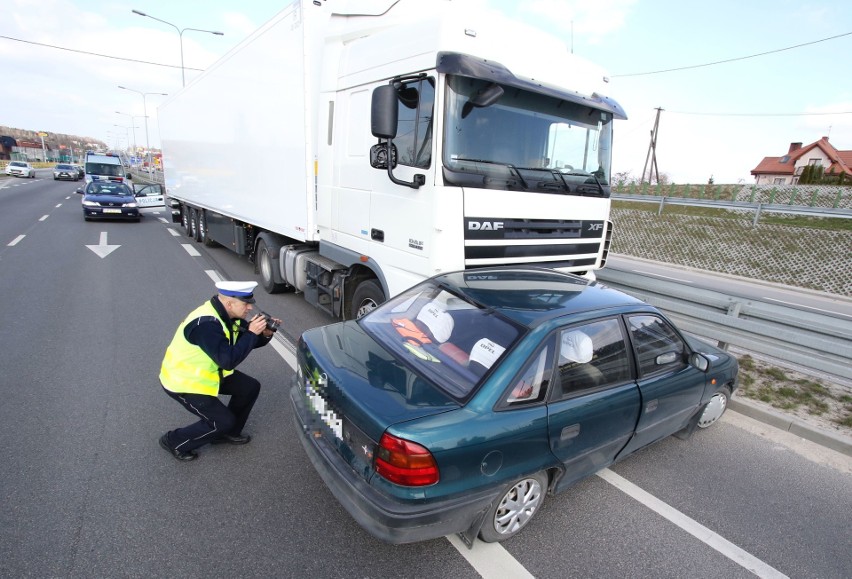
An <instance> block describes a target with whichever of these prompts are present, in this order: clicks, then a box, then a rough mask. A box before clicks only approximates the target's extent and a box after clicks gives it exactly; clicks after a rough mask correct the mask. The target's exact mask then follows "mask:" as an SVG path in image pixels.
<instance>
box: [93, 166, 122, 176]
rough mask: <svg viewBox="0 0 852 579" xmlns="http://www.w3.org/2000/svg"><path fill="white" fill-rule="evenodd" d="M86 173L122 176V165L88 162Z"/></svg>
mask: <svg viewBox="0 0 852 579" xmlns="http://www.w3.org/2000/svg"><path fill="white" fill-rule="evenodd" d="M86 173H88V174H90V175H106V176H109V177H122V174H121V165H109V164H107V163H86Z"/></svg>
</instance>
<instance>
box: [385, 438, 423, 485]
mask: <svg viewBox="0 0 852 579" xmlns="http://www.w3.org/2000/svg"><path fill="white" fill-rule="evenodd" d="M376 472H377V473H379V474H380V475H381V476H383V477H384V478H386V479H387V480H389V481H390V482H392V483H396V484H398V485H402V486H408V487H421V486H426V485H431V484H435V483H436V482H438V479H439V476H438V465H437V464H436V463H435V459H434V458H433V457H432V453H431V452H429V451H428V450H427V449H426V448H424V447H422V446H420V445H419V444H416V443H414V442H411V441H409V440H403V439H402V438H397V437H396V436H392V435H390V434H388V433H384V434H383V435H382V439H381V440H380V441H379V448H378V450H377V452H376Z"/></svg>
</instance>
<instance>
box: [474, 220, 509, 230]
mask: <svg viewBox="0 0 852 579" xmlns="http://www.w3.org/2000/svg"><path fill="white" fill-rule="evenodd" d="M467 228H468V229H469V230H470V231H497V230H498V229H503V222H502V221H469V222H468V223H467Z"/></svg>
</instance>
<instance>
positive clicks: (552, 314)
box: [434, 267, 646, 327]
mask: <svg viewBox="0 0 852 579" xmlns="http://www.w3.org/2000/svg"><path fill="white" fill-rule="evenodd" d="M434 281H435V282H436V283H438V284H442V285H444V286H445V287H446V288H447V289H449V290H450V291H452V292H455V293H458V294H460V295H462V296H464V297H466V298H467V299H469V300H470V301H473V302H475V303H478V304H480V305H481V306H483V307H487V308H492V309H494V310H497V311H499V312H500V313H501V314H503V315H505V316H506V317H508V318H510V319H513V320H514V321H516V322H519V323H521V324H523V325H525V326H529V327H533V326H538V325H539V324H542V323H544V322H547V321H549V320H552V319H555V318H559V317H562V316H564V315H566V314H574V313H579V312H586V311H591V310H603V309H609V308H616V307H624V306H637V305H646V304H645V303H644V302H643V301H641V300H639V299H637V298H634V297H632V296H629V295H627V294H625V293H623V292H620V291H618V290H616V289H612V288H609V287H606V286H604V285H602V284H599V283H597V282H589V281H588V280H586V279H585V278H582V277H579V276H576V275H572V274H566V273H561V272H558V271H554V270H551V269H545V268H540V267H495V268H481V269H469V270H465V271H456V272H451V273H446V274H443V275H439V276H436V277H435V280H434Z"/></svg>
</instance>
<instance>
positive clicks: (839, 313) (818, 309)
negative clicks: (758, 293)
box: [762, 297, 852, 318]
mask: <svg viewBox="0 0 852 579" xmlns="http://www.w3.org/2000/svg"><path fill="white" fill-rule="evenodd" d="M762 299H764V300H766V301H768V302H778V303H779V304H784V305H785V306H793V307H794V308H800V309H805V310H813V311H815V312H822V313H825V314H828V315H830V316H842V317H844V318H852V316H850V315H849V314H844V313H842V312H835V311H832V310H824V309H822V308H815V307H813V306H806V305H804V304H799V303H796V302H785V301H784V300H778V299H775V298H767V297H764V298H762Z"/></svg>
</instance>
